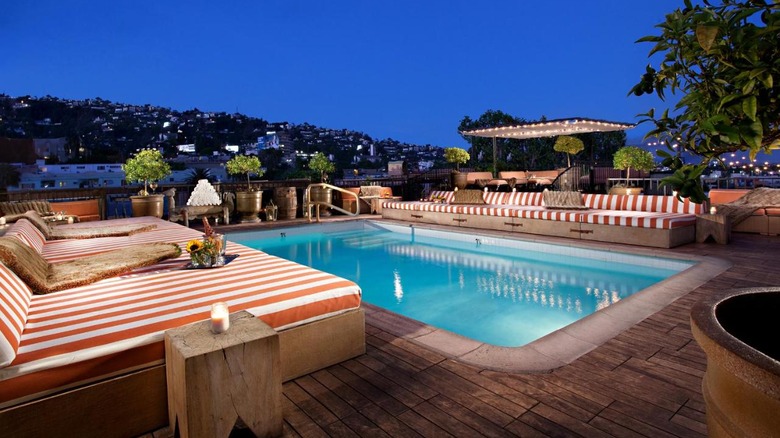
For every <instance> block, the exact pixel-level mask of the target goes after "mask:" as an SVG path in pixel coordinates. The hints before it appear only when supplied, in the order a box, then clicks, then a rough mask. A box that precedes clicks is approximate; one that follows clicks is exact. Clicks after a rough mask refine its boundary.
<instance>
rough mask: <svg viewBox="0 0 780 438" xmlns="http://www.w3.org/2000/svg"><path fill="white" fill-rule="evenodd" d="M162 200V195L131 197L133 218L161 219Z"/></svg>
mask: <svg viewBox="0 0 780 438" xmlns="http://www.w3.org/2000/svg"><path fill="white" fill-rule="evenodd" d="M164 198H165V197H164V196H163V195H147V196H131V197H130V204H131V206H132V208H133V217H142V216H154V217H156V218H161V217H163V205H164V203H163V199H164Z"/></svg>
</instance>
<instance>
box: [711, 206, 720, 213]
mask: <svg viewBox="0 0 780 438" xmlns="http://www.w3.org/2000/svg"><path fill="white" fill-rule="evenodd" d="M717 212H718V209H717V208H715V207H710V214H715V213H717Z"/></svg>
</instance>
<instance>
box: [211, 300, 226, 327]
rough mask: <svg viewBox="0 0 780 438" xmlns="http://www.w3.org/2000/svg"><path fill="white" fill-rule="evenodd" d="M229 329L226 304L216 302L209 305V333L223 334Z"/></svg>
mask: <svg viewBox="0 0 780 438" xmlns="http://www.w3.org/2000/svg"><path fill="white" fill-rule="evenodd" d="M228 328H230V311H229V310H228V305H227V303H223V302H221V301H220V302H218V303H214V304H212V305H211V331H212V332H214V333H224V332H226V331H227V329H228Z"/></svg>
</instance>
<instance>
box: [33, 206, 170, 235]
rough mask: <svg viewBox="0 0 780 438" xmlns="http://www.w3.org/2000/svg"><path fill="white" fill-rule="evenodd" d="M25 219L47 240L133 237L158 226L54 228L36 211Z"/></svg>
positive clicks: (128, 225) (130, 225)
mask: <svg viewBox="0 0 780 438" xmlns="http://www.w3.org/2000/svg"><path fill="white" fill-rule="evenodd" d="M24 217H25V219H28V220H29V221H30V222H32V224H33V225H34V226H35V227H36V228H38V229H39V230H41V233H43V237H45V238H46V240H63V239H93V238H95V237H121V236H132V235H133V234H136V233H141V232H144V231H149V230H153V229H155V228H157V225H143V224H125V225H106V226H94V227H80V228H62V227H58V226H54V227H52V226H51V225H49V224H48V223H47V222H46V221H45V220H44V219H43V218H42V217H41V216H40V215H39V214H38V213H36V212H34V211H28V212H27V213H25V214H24ZM101 223H107V222H101Z"/></svg>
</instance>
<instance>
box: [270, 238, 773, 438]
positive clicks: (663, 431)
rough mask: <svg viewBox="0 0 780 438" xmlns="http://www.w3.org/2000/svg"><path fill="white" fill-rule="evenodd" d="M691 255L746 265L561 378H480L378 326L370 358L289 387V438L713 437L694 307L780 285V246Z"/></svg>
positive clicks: (744, 242) (370, 332) (695, 247)
mask: <svg viewBox="0 0 780 438" xmlns="http://www.w3.org/2000/svg"><path fill="white" fill-rule="evenodd" d="M674 251H675V252H677V253H681V254H696V255H707V256H715V257H720V258H724V259H728V260H730V261H732V263H733V264H734V265H733V266H732V267H731V268H730V269H729V270H728V271H726V272H724V273H722V274H721V275H719V276H718V277H716V278H715V279H713V280H710V281H709V282H708V283H706V284H705V285H703V286H701V287H699V288H698V289H696V290H695V291H693V292H692V293H690V294H688V295H686V296H684V297H682V298H680V299H679V300H677V301H676V302H674V303H673V304H672V305H670V306H668V307H667V308H665V309H664V310H662V311H660V312H658V313H656V314H654V315H653V316H651V317H650V318H647V319H645V320H644V321H642V322H641V323H639V324H637V325H635V326H634V327H632V328H631V329H629V330H627V331H626V332H624V333H622V334H621V335H619V336H617V337H615V338H613V339H612V340H610V341H608V342H607V343H605V344H604V345H602V346H601V347H599V348H597V349H596V350H594V351H592V352H590V353H588V354H586V355H585V356H583V357H581V358H580V359H578V360H576V361H574V362H573V363H572V364H570V365H568V366H565V367H562V368H559V369H557V370H555V371H554V372H552V373H549V374H507V373H501V372H495V371H489V370H480V369H476V368H472V367H469V366H466V365H462V364H459V363H457V362H455V361H452V360H447V359H445V358H444V357H442V356H440V355H439V354H437V353H434V352H432V351H430V350H428V349H426V348H423V347H420V346H418V345H416V344H414V343H412V342H410V341H407V340H404V339H401V338H398V337H396V336H394V335H391V334H389V333H387V332H384V331H382V330H380V329H378V328H376V327H375V326H373V325H371V320H370V318H369V319H368V325H367V327H366V334H367V343H368V346H367V347H368V352H367V353H366V354H365V355H363V356H360V357H358V358H356V359H353V360H350V361H347V362H344V363H341V364H339V365H336V366H332V367H330V368H327V369H325V370H322V371H319V372H316V373H314V374H311V375H308V376H304V377H301V378H299V379H297V380H295V381H293V382H288V383H286V384H285V385H284V395H285V399H284V419H285V425H284V430H285V436H302V437H318V436H353V437H354V436H361V437H381V436H468V437H471V436H523V437H535V436H561V437H571V436H586V437H600V436H621V437H623V436H625V437H643V436H644V437H689V436H706V434H707V427H706V421H705V415H704V412H705V406H704V401H703V399H702V395H701V378H702V375H703V374H704V370H705V365H706V360H705V356H704V353H703V352H702V350H701V349H700V348H699V347H698V345H697V344H696V342H695V341H694V340H693V338H692V337H691V332H690V325H689V320H688V318H689V311H690V308H691V305H692V304H693V303H695V302H696V301H697V300H698V299H699V298H701V297H703V296H705V295H706V294H709V293H712V292H715V291H718V290H723V289H728V288H741V287H756V286H776V285H778V284H780V270H778V269H777V258H778V256H779V255H780V237H766V236H758V235H747V234H735V235H734V236H733V240H732V243H731V244H729V245H716V244H712V243H709V244H691V245H687V246H684V247H681V248H678V249H676V250H674Z"/></svg>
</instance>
